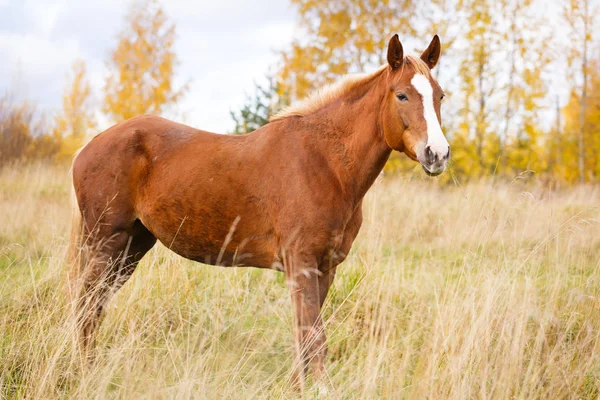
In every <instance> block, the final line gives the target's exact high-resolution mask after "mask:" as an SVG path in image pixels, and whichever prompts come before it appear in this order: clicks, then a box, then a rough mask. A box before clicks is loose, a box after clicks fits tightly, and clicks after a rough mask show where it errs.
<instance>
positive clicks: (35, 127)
mask: <svg viewBox="0 0 600 400" xmlns="http://www.w3.org/2000/svg"><path fill="white" fill-rule="evenodd" d="M46 127H47V124H46V119H45V118H44V116H43V115H41V114H40V113H39V112H38V111H37V108H36V106H35V104H33V103H31V102H29V101H27V100H23V101H17V100H16V99H15V96H13V95H11V94H10V93H8V92H7V93H5V94H4V95H3V96H2V97H1V98H0V166H1V165H3V164H5V163H9V162H13V161H19V160H40V159H50V158H52V157H53V156H54V154H56V152H57V151H58V144H57V143H56V142H55V141H54V140H53V138H52V136H51V135H48V134H47V130H46Z"/></svg>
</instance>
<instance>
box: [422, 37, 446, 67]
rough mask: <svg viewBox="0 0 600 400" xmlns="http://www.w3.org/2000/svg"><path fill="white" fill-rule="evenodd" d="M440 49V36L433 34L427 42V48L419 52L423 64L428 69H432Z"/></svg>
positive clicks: (438, 56) (436, 61)
mask: <svg viewBox="0 0 600 400" xmlns="http://www.w3.org/2000/svg"><path fill="white" fill-rule="evenodd" d="M441 51H442V44H441V43H440V37H439V36H438V35H435V36H434V37H433V39H432V40H431V43H429V47H427V50H425V51H424V52H423V54H421V60H423V61H425V64H427V66H428V67H429V69H433V67H435V66H436V64H437V63H438V60H439V59H440V52H441Z"/></svg>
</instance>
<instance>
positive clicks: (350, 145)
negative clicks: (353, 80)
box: [315, 82, 391, 204]
mask: <svg viewBox="0 0 600 400" xmlns="http://www.w3.org/2000/svg"><path fill="white" fill-rule="evenodd" d="M378 84H380V83H379V82H374V83H373V86H372V87H371V88H370V90H367V91H366V93H365V94H364V95H363V96H362V97H360V98H359V99H356V98H355V99H352V101H337V102H335V103H334V104H330V105H329V106H327V110H326V111H325V110H323V111H325V113H326V117H325V118H326V119H327V123H326V124H325V125H326V127H325V128H324V130H326V132H319V133H316V135H315V137H316V140H321V141H323V142H324V143H325V144H324V146H321V148H324V149H325V151H326V154H325V155H324V156H325V158H326V159H329V160H330V167H331V169H332V170H333V171H334V173H335V174H336V175H337V177H338V179H339V181H340V184H341V186H342V189H343V191H344V194H345V195H347V196H348V197H349V200H350V201H352V202H354V203H356V204H357V203H358V202H360V200H362V198H363V197H364V195H365V194H366V193H367V191H368V190H369V188H370V187H371V185H373V183H374V182H375V179H377V176H378V175H379V174H380V173H381V170H382V169H383V166H384V165H385V163H386V161H387V160H388V158H389V156H390V153H391V149H390V148H389V146H388V145H387V144H386V142H385V139H384V137H383V130H382V129H381V122H380V121H379V110H380V108H381V101H382V98H379V96H380V94H379V93H382V90H381V88H379V89H378V88H377V85H378ZM325 113H319V114H320V115H321V116H324V115H325ZM316 117H317V118H318V117H319V116H318V115H317V116H316Z"/></svg>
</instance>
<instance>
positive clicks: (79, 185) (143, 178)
mask: <svg viewBox="0 0 600 400" xmlns="http://www.w3.org/2000/svg"><path fill="white" fill-rule="evenodd" d="M440 51H441V44H440V39H439V37H438V36H437V35H436V36H434V37H433V39H432V41H431V42H430V44H429V46H428V47H427V49H426V50H425V51H424V52H423V53H422V54H421V56H420V57H414V56H406V57H405V56H404V51H403V48H402V44H401V43H400V40H399V38H398V35H394V36H393V37H392V38H391V39H390V41H389V44H388V48H387V64H385V65H384V66H382V67H381V68H379V69H377V70H376V71H375V72H373V73H370V74H365V75H350V76H347V77H346V78H344V79H342V80H341V81H340V82H338V83H336V84H334V85H332V86H330V87H327V88H326V89H324V90H322V91H321V92H319V93H316V94H314V95H313V96H312V97H310V98H309V99H308V100H306V101H305V102H303V103H301V104H300V105H297V106H293V107H290V108H288V109H285V110H283V111H282V112H280V113H279V114H276V115H274V116H273V117H272V118H271V119H270V121H269V123H267V124H266V125H265V126H263V127H261V128H260V129H258V130H256V131H254V132H252V133H249V134H247V135H241V136H233V135H221V134H215V133H210V132H206V131H201V130H198V129H195V128H192V127H189V126H186V125H183V124H179V123H176V122H173V121H170V120H167V119H163V118H160V117H158V116H140V117H136V118H133V119H130V120H128V121H125V122H122V123H119V124H117V125H114V126H112V127H111V128H109V129H107V130H105V131H104V132H102V133H99V134H98V135H96V136H95V137H94V138H93V139H92V140H91V141H90V142H89V143H88V144H87V145H85V146H84V147H83V148H82V149H81V150H80V151H79V152H78V154H77V155H76V156H75V157H74V160H73V165H72V186H73V195H74V198H73V220H72V232H71V243H70V251H69V253H70V260H71V261H70V264H71V268H70V273H69V288H70V294H71V298H72V300H73V304H74V307H75V311H76V315H77V322H78V330H77V331H78V336H79V337H80V343H81V347H82V348H83V349H84V351H85V350H86V349H89V348H91V347H93V346H94V345H93V343H94V337H95V332H96V331H97V328H98V325H99V320H100V317H101V315H102V309H103V307H104V306H105V304H106V302H107V301H108V300H109V298H110V296H111V295H112V294H114V293H115V292H116V291H117V290H118V289H119V288H120V287H121V286H122V285H123V284H124V283H125V282H126V281H127V279H128V278H129V277H130V276H131V275H132V273H133V272H134V270H135V268H136V266H137V265H138V263H139V262H140V260H141V259H142V258H143V257H144V255H145V254H146V253H147V252H148V251H149V250H150V249H151V248H152V247H153V246H154V244H155V243H156V241H157V240H159V241H160V242H162V243H163V244H164V245H165V246H166V247H167V248H169V249H170V250H171V251H173V252H175V253H177V254H179V255H180V256H182V257H185V258H188V259H190V260H194V261H198V262H201V263H204V264H210V265H216V266H248V267H256V268H267V269H274V270H277V271H282V272H284V273H285V276H286V282H287V286H288V287H289V292H290V295H291V299H292V310H293V315H294V331H295V333H294V338H295V357H294V366H293V368H292V375H291V376H292V380H293V382H295V383H296V384H300V385H304V382H305V381H304V379H305V378H306V376H307V374H308V373H309V372H311V373H312V376H313V379H314V380H317V381H322V380H323V379H324V377H325V376H326V375H325V374H326V370H325V358H326V353H327V348H326V336H325V331H324V327H323V321H322V318H321V313H320V311H321V307H322V305H323V302H324V300H325V297H326V296H327V292H328V290H329V287H330V285H331V284H332V281H333V279H334V276H335V274H336V270H337V267H338V265H339V264H340V263H341V262H342V261H344V259H345V258H346V256H347V255H348V252H349V251H350V248H351V247H352V243H353V242H354V239H355V238H356V236H357V234H358V232H359V229H360V227H361V224H362V211H361V206H362V201H363V197H364V196H365V194H366V193H367V191H368V190H369V188H370V187H371V185H372V184H373V183H374V181H375V179H376V178H377V176H378V175H379V174H380V173H381V171H382V169H383V167H384V164H385V163H386V161H387V160H388V158H389V156H390V154H391V152H392V151H394V150H395V151H399V152H403V153H404V154H406V155H407V156H408V157H409V158H410V159H412V160H414V161H416V162H419V163H420V164H421V166H422V167H423V169H424V170H425V172H426V173H427V174H428V175H431V176H435V175H439V174H440V173H442V172H443V171H444V170H445V169H446V165H447V162H448V159H449V157H450V146H449V144H448V142H447V140H446V138H445V137H444V134H443V132H442V129H441V115H440V108H441V102H442V99H443V97H444V94H443V91H442V89H441V87H440V86H439V84H438V83H437V81H436V79H435V78H434V77H433V76H432V74H431V69H432V68H434V67H435V65H436V64H437V63H438V59H439V56H440Z"/></svg>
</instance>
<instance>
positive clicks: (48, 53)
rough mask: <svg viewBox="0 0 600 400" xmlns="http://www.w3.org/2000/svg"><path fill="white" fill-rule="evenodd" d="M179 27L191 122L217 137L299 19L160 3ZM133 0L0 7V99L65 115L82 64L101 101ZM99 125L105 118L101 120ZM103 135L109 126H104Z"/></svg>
mask: <svg viewBox="0 0 600 400" xmlns="http://www.w3.org/2000/svg"><path fill="white" fill-rule="evenodd" d="M161 3H162V4H163V6H164V7H165V9H166V11H167V13H168V15H169V17H170V18H171V20H172V21H173V22H175V24H176V27H177V28H176V29H177V36H178V38H177V41H176V45H175V46H176V53H177V55H178V57H179V60H180V62H181V65H180V66H179V69H178V70H177V76H176V82H177V83H182V82H185V81H187V80H190V82H191V83H190V90H189V92H188V93H187V94H186V96H185V98H184V99H183V101H182V102H181V106H180V109H181V111H182V112H183V113H185V121H186V122H187V123H189V124H191V125H193V126H195V127H198V128H201V129H206V130H210V131H215V132H226V131H229V130H231V129H232V128H233V122H232V120H231V118H230V116H229V110H230V109H231V108H233V109H235V108H236V106H238V107H239V105H241V104H242V103H243V102H244V100H245V96H246V95H247V94H251V93H253V88H254V81H260V80H261V79H262V78H263V77H264V75H265V73H266V72H267V70H268V68H269V66H271V65H273V63H274V62H275V60H276V59H277V51H278V50H281V49H283V48H285V46H286V45H288V44H289V43H290V42H291V41H292V37H293V36H294V32H295V19H294V18H295V13H294V10H293V8H292V7H291V6H290V5H289V2H288V1H270V0H255V1H252V2H250V1H239V0H213V1H189V0H188V1H186V0H169V1H162V2H161ZM130 4H131V1H130V0H83V1H82V0H62V1H61V0H0V95H1V94H3V93H4V91H5V90H7V89H8V90H11V92H14V93H17V94H18V95H19V96H20V97H25V98H28V99H31V100H32V101H34V102H36V103H37V104H38V105H39V107H40V108H41V109H42V110H43V111H44V112H46V113H47V114H48V115H53V112H54V111H55V110H57V109H59V108H60V105H61V98H62V93H63V87H64V84H65V80H66V77H67V74H68V72H69V70H70V68H71V65H72V64H73V61H74V60H75V59H77V58H82V59H83V60H84V61H85V62H86V64H87V67H88V73H89V77H90V80H91V84H92V86H93V89H94V94H95V96H96V100H97V101H100V99H101V96H102V86H103V84H104V78H105V76H106V68H105V60H106V59H107V58H108V55H109V53H110V51H111V49H113V48H114V47H115V45H116V36H117V34H118V33H119V31H120V30H121V29H123V27H124V26H125V22H124V17H125V15H126V14H127V12H128V10H129V6H130ZM100 117H101V116H100ZM100 124H101V127H102V128H105V127H107V126H108V125H109V123H108V121H106V120H105V119H103V118H101V119H100Z"/></svg>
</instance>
